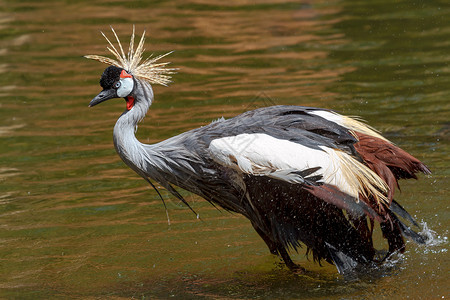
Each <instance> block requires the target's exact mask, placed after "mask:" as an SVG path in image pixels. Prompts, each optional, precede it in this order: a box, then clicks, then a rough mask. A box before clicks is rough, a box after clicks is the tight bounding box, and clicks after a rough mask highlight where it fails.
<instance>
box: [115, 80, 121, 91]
mask: <svg viewBox="0 0 450 300" xmlns="http://www.w3.org/2000/svg"><path fill="white" fill-rule="evenodd" d="M114 88H116V89H118V88H120V81H117V82H116V83H114Z"/></svg>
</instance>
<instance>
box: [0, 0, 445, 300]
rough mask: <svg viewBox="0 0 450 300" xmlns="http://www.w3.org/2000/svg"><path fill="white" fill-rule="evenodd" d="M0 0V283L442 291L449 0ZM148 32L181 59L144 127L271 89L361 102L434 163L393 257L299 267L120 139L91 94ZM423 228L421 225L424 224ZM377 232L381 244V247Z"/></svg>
mask: <svg viewBox="0 0 450 300" xmlns="http://www.w3.org/2000/svg"><path fill="white" fill-rule="evenodd" d="M227 3H228V4H223V2H222V1H216V2H214V1H201V0H198V1H172V2H166V1H155V3H149V2H147V1H133V2H128V1H115V0H112V1H111V0H110V1H96V2H93V1H20V2H19V1H1V2H0V4H1V7H2V8H3V9H2V11H1V12H0V59H1V60H0V70H1V71H2V72H1V74H2V76H1V77H0V97H1V100H0V141H1V143H0V147H1V148H0V150H1V154H0V295H1V297H2V298H3V297H4V298H14V297H19V298H33V299H36V298H49V297H50V298H80V297H91V298H94V297H95V298H96V297H106V296H111V297H116V298H122V297H123V298H131V297H135V298H169V297H175V298H181V297H183V298H206V299H208V298H220V299H226V298H230V299H235V298H238V299H243V298H267V299H269V298H296V299H298V298H300V299H368V298H377V299H379V298H380V297H381V298H390V299H405V298H408V297H409V298H411V299H418V298H424V299H425V298H426V299H438V298H439V299H440V298H442V297H445V298H448V297H449V296H450V295H449V294H450V293H449V289H448V286H450V284H449V280H448V271H449V259H448V242H447V236H448V225H449V213H448V185H449V182H448V175H449V171H448V169H449V164H448V161H449V156H448V153H449V150H450V149H449V138H448V135H449V129H450V123H449V119H450V118H449V117H450V115H449V110H450V105H449V103H450V102H449V101H448V99H449V98H450V89H449V86H450V82H449V81H450V76H449V73H450V69H449V61H450V55H449V53H450V43H449V42H448V41H449V40H450V27H449V22H448V21H449V17H448V16H449V13H450V8H449V6H448V4H446V3H445V2H444V1H417V2H412V1H395V2H394V3H393V2H392V1H385V0H375V1H352V0H342V1H303V2H301V3H299V2H298V1H292V2H289V1H276V0H272V1H261V2H260V3H259V4H256V3H253V2H250V1H234V2H227ZM132 24H136V29H137V31H138V32H139V35H140V32H142V31H143V29H147V36H148V38H147V46H146V48H147V50H148V54H150V53H152V52H153V53H155V54H156V55H158V54H161V53H164V52H167V51H170V50H175V52H174V53H173V54H171V55H170V60H171V61H172V65H173V66H174V67H177V68H179V73H178V74H177V75H175V77H174V83H173V84H172V85H171V86H170V87H168V88H166V87H159V86H158V87H155V94H156V101H155V103H154V105H153V106H152V109H151V111H150V112H149V113H148V115H147V118H146V119H145V121H144V123H143V124H141V125H140V127H139V131H138V133H137V135H138V137H139V139H140V140H141V141H143V142H147V143H152V142H156V141H160V140H163V139H166V138H168V137H170V136H172V135H175V134H178V133H181V132H183V131H186V130H189V129H192V128H195V127H198V126H202V125H205V124H208V123H209V122H210V121H211V120H214V119H217V118H219V117H222V116H224V117H231V116H234V115H236V114H238V113H240V112H243V111H245V110H248V109H251V108H255V107H258V106H262V105H268V104H299V105H309V106H319V107H326V108H333V109H335V110H338V111H341V112H343V113H345V114H349V115H359V116H361V117H363V118H364V119H366V120H368V121H369V122H370V124H371V125H373V126H375V127H376V128H378V129H380V130H381V131H382V132H383V133H384V134H385V136H386V137H388V138H389V139H391V140H392V141H393V142H395V143H396V144H397V145H399V146H401V147H402V148H404V149H405V150H407V151H409V152H410V153H412V154H413V155H415V156H416V157H417V158H419V159H421V160H422V161H424V162H425V163H426V164H427V165H428V166H429V167H430V169H431V170H432V171H433V176H432V177H430V178H427V177H425V176H420V180H419V181H410V182H402V193H401V194H398V196H397V198H398V200H399V201H400V202H401V203H402V204H403V205H404V206H405V207H406V208H407V209H408V210H409V211H410V212H411V214H412V215H415V216H416V218H417V219H418V220H419V221H422V222H426V228H428V231H427V233H430V234H431V231H430V230H433V231H434V232H435V234H434V235H433V237H432V239H431V240H430V243H429V244H428V245H425V246H418V245H415V244H413V243H408V250H407V252H406V253H405V254H404V255H402V256H397V257H393V258H392V261H393V262H395V261H399V262H397V263H393V265H392V268H391V269H389V271H387V270H385V271H384V272H383V273H382V274H378V275H376V276H368V278H360V279H358V280H354V281H350V282H349V281H345V280H344V279H343V278H341V277H340V276H339V275H337V273H336V270H335V268H334V267H333V266H330V265H328V264H327V265H324V266H323V267H320V266H318V265H315V264H313V263H312V262H310V261H308V260H307V259H306V258H305V256H304V253H303V252H300V253H299V254H298V255H296V256H295V259H296V260H297V261H299V262H300V263H302V265H303V266H304V267H306V268H307V269H308V270H309V272H308V273H307V274H306V275H295V274H292V273H291V272H289V271H288V270H286V269H285V268H284V267H283V266H282V264H280V260H279V259H277V258H275V257H273V256H271V255H270V254H269V252H268V251H267V249H266V246H265V244H264V243H263V242H262V241H261V240H260V239H259V237H258V236H257V234H256V233H255V232H254V231H253V229H251V226H250V224H249V223H248V222H247V221H246V220H245V219H244V218H243V217H240V216H238V215H231V214H228V213H226V212H223V211H217V210H216V209H214V208H213V207H211V206H210V205H209V204H207V203H205V201H203V200H201V199H199V198H198V197H196V196H195V195H191V194H188V193H187V192H183V195H184V196H185V197H186V198H187V199H188V201H189V202H190V203H191V205H192V207H193V208H194V209H195V210H196V211H198V212H199V213H200V217H201V219H202V220H203V221H200V220H198V219H197V218H196V216H195V215H193V214H192V212H190V211H189V210H188V209H187V208H186V207H185V206H183V205H182V204H181V203H179V201H177V200H175V199H173V198H172V197H171V196H170V195H169V194H168V193H167V192H166V191H165V190H163V189H161V193H162V194H163V196H164V197H165V198H166V199H167V203H168V208H169V215H170V219H171V225H170V226H169V225H168V224H167V218H166V214H165V212H164V208H163V205H162V203H161V201H160V199H159V198H158V196H157V194H156V193H155V192H154V191H152V190H151V189H150V188H149V187H148V186H147V184H146V183H145V182H144V181H143V180H142V179H139V178H138V177H137V175H135V174H134V173H133V172H132V171H131V170H130V169H128V168H127V167H126V166H125V165H124V164H123V163H122V162H121V161H120V159H119V158H118V156H117V155H116V154H115V152H114V149H113V145H112V128H113V126H114V123H115V121H116V118H117V117H118V115H119V114H120V113H121V112H122V111H123V109H124V106H125V104H124V103H123V101H120V100H113V101H110V102H108V103H104V104H102V105H100V106H98V107H95V108H91V109H89V108H87V104H88V103H89V101H90V100H91V99H92V97H93V96H95V95H96V94H97V93H98V92H99V90H100V87H99V86H98V79H99V76H100V74H101V72H102V71H103V68H104V67H105V66H104V65H101V64H100V63H97V62H94V61H89V60H86V59H84V58H82V56H83V55H85V54H106V51H105V46H106V44H105V42H104V40H103V38H102V37H101V35H100V33H99V31H100V30H101V31H104V32H106V33H108V31H109V25H113V26H114V28H115V29H116V30H117V32H118V33H119V35H120V36H121V37H122V39H124V40H125V42H128V40H127V38H128V37H129V35H130V34H131V28H132ZM422 224H423V225H425V223H422ZM381 246H383V245H380V247H381Z"/></svg>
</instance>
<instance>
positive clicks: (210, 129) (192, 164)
mask: <svg viewBox="0 0 450 300" xmlns="http://www.w3.org/2000/svg"><path fill="white" fill-rule="evenodd" d="M111 30H112V33H113V35H114V37H115V41H114V39H112V40H113V41H114V43H113V42H112V41H111V40H110V39H109V38H108V37H107V36H106V35H105V34H104V33H103V32H102V35H103V37H104V38H105V39H106V41H107V43H108V47H107V49H108V50H109V52H110V53H111V54H112V55H113V57H114V58H109V57H107V56H100V55H86V56H85V57H86V58H88V59H93V60H96V61H100V62H102V63H105V64H107V65H109V66H108V67H107V68H106V69H104V71H103V73H102V75H101V78H100V86H101V87H102V91H101V92H100V93H99V94H98V95H97V96H95V97H94V98H93V99H92V100H91V101H90V103H89V107H92V106H95V105H97V104H99V103H102V102H104V101H106V100H109V99H113V98H119V99H120V98H123V99H125V102H126V108H125V110H124V111H123V113H122V114H121V115H120V117H119V118H118V120H117V123H116V124H115V126H114V132H113V141H114V146H115V149H116V151H117V153H118V155H119V156H120V158H121V159H122V160H123V162H124V163H125V164H126V165H127V166H128V167H130V168H131V169H132V170H133V171H135V172H136V173H137V174H138V175H140V176H141V177H142V178H144V180H145V181H147V182H148V183H149V184H150V185H151V186H152V187H153V188H154V189H155V190H156V192H157V193H158V194H159V197H161V199H162V200H163V202H164V199H163V197H162V196H161V193H160V192H159V191H158V189H157V188H156V185H159V186H160V187H163V188H165V189H167V190H168V191H169V192H170V193H171V194H172V195H173V196H174V197H176V198H178V199H179V200H180V201H182V202H183V203H184V204H185V205H187V207H189V208H191V207H190V205H189V203H188V202H187V201H186V200H185V198H184V197H183V196H182V195H181V194H180V192H178V191H177V189H176V188H175V187H178V188H182V189H184V190H187V191H189V192H192V193H194V194H196V195H198V196H200V197H202V198H204V199H205V200H207V201H208V202H209V203H211V204H212V205H213V206H215V207H216V208H218V209H223V210H225V211H229V212H231V213H238V214H241V215H243V216H244V217H246V218H247V219H248V220H249V221H250V223H251V225H252V226H253V228H254V229H255V231H256V232H257V234H258V235H259V236H260V237H261V238H262V240H263V241H264V242H265V243H266V245H267V247H268V248H269V251H270V253H272V254H275V255H278V256H280V257H281V259H282V261H283V262H284V264H285V265H286V266H287V267H288V268H289V269H291V270H292V271H294V272H300V271H305V269H304V268H303V267H301V266H300V265H299V264H297V263H295V262H294V261H293V260H292V258H291V255H292V252H293V251H298V249H299V248H302V247H304V246H306V250H307V251H306V254H307V255H312V257H313V260H314V261H315V262H318V263H319V264H321V262H323V261H326V262H328V263H330V264H334V265H335V266H336V268H337V271H338V273H340V274H344V275H345V274H351V273H353V272H355V270H361V269H362V270H364V269H367V268H374V267H377V266H379V265H381V264H382V263H383V261H384V260H385V259H386V258H387V257H389V255H391V254H393V253H402V252H404V251H405V247H406V246H405V245H406V242H405V237H406V238H409V239H411V240H412V241H414V242H416V243H419V244H424V243H426V237H425V236H423V235H421V234H420V233H418V232H417V231H418V230H417V229H416V228H415V227H417V228H420V226H419V224H418V223H417V222H416V220H415V219H414V218H413V217H412V216H411V215H410V214H409V213H408V212H407V211H406V210H405V209H404V208H403V207H402V206H401V205H400V204H399V203H398V202H397V201H396V200H395V199H394V193H395V190H396V189H397V188H399V186H398V181H399V180H400V179H409V178H414V179H417V175H416V174H417V173H419V172H422V173H424V174H431V172H430V170H429V168H428V167H427V166H426V165H425V164H423V163H422V162H421V161H419V160H418V159H417V158H415V157H413V156H412V155H411V154H409V153H407V152H406V151H404V150H402V149H401V148H399V147H398V146H396V145H395V144H394V143H392V142H390V141H389V140H388V139H386V138H385V137H383V136H382V135H381V134H380V133H379V131H377V130H376V129H374V128H373V127H371V126H369V125H368V124H366V123H365V122H364V121H363V120H361V119H359V118H356V117H349V116H345V115H342V114H340V113H338V112H335V111H333V110H330V109H323V108H315V107H305V106H295V105H275V106H270V107H261V108H257V109H255V110H251V111H247V112H244V113H242V114H240V115H237V116H235V117H233V118H229V119H224V118H220V119H218V120H216V121H213V122H211V123H210V124H208V125H206V126H203V127H200V128H196V129H192V130H190V131H187V132H184V133H181V134H179V135H176V136H173V137H170V138H168V139H166V140H163V141H161V142H158V143H155V144H144V143H141V142H140V141H139V140H138V139H137V138H136V136H135V132H136V130H137V125H138V123H139V122H140V121H141V120H142V119H143V118H144V117H145V115H146V113H147V111H148V110H149V108H150V106H151V104H152V102H153V100H154V94H153V89H152V86H153V85H155V84H160V85H163V86H167V85H168V84H169V83H171V76H172V74H174V73H176V72H177V70H178V69H176V68H169V67H168V66H167V65H168V64H169V63H168V62H159V60H160V59H161V58H163V57H165V56H167V55H168V54H170V53H172V52H168V53H166V54H162V55H159V56H156V57H153V56H150V57H148V58H147V59H145V60H143V53H144V43H145V31H144V32H143V34H142V36H141V38H140V40H139V43H138V45H137V46H136V48H135V47H134V40H135V27H134V26H133V31H132V35H131V39H130V44H129V47H128V52H127V54H125V51H124V49H123V47H122V44H121V42H120V39H119V37H118V35H117V33H116V32H115V30H114V29H113V27H111ZM116 42H117V46H115V44H116ZM164 206H165V203H164ZM165 209H166V212H167V207H166V208H165ZM191 209H192V208H191ZM193 211H194V210H193ZM194 213H195V211H194ZM169 222H170V221H169ZM407 224H410V225H407ZM375 226H380V228H381V232H382V235H383V238H384V239H385V240H386V241H387V244H388V249H387V250H384V252H381V250H377V249H376V248H375V245H374V242H373V238H372V235H373V232H374V228H375ZM413 228H414V229H413ZM380 253H384V255H383V256H381V257H380Z"/></svg>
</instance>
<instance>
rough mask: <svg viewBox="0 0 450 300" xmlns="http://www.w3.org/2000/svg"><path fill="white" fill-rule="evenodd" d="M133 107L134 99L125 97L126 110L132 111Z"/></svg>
mask: <svg viewBox="0 0 450 300" xmlns="http://www.w3.org/2000/svg"><path fill="white" fill-rule="evenodd" d="M133 106H134V98H133V97H131V96H128V97H127V110H130V109H132V108H133Z"/></svg>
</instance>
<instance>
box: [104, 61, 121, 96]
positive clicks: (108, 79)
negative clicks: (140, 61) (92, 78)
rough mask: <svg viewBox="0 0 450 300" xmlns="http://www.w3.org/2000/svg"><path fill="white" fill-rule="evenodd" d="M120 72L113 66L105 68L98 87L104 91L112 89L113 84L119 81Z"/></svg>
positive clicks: (119, 69)
mask: <svg viewBox="0 0 450 300" xmlns="http://www.w3.org/2000/svg"><path fill="white" fill-rule="evenodd" d="M122 70H123V69H122V68H118V67H115V66H109V67H107V68H106V69H105V71H103V74H102V77H101V78H100V86H101V87H102V88H103V89H105V90H107V89H110V88H112V87H113V84H114V83H115V82H116V81H117V80H119V78H120V73H121V72H122Z"/></svg>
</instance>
